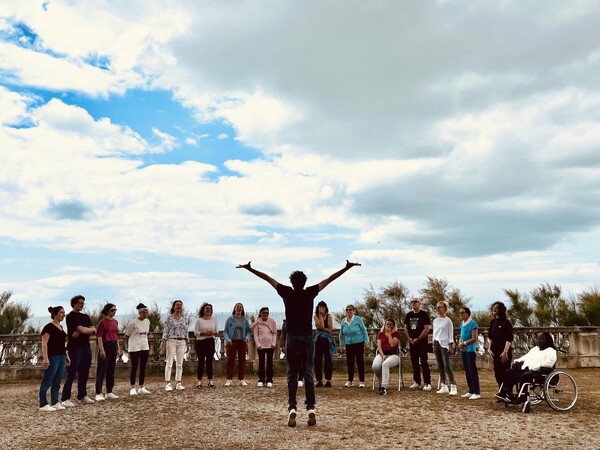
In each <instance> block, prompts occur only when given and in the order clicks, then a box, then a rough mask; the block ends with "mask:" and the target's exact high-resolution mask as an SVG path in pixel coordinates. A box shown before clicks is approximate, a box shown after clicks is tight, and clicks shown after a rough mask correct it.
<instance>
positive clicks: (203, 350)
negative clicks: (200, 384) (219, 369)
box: [196, 338, 215, 381]
mask: <svg viewBox="0 0 600 450" xmlns="http://www.w3.org/2000/svg"><path fill="white" fill-rule="evenodd" d="M196 356H198V367H197V369H196V376H197V378H198V380H200V381H201V380H202V377H203V376H204V364H205V363H206V376H207V377H208V379H209V380H212V377H213V359H214V357H215V339H214V338H207V339H198V340H197V341H196Z"/></svg>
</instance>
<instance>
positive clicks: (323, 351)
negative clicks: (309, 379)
mask: <svg viewBox="0 0 600 450" xmlns="http://www.w3.org/2000/svg"><path fill="white" fill-rule="evenodd" d="M323 359H325V380H327V381H331V376H332V374H333V364H332V361H331V349H330V346H329V339H325V338H319V339H317V340H316V341H315V378H316V379H317V381H323Z"/></svg>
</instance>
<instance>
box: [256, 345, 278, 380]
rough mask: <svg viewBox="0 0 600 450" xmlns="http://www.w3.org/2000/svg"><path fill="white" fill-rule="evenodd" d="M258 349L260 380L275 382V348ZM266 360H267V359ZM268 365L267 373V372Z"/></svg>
mask: <svg viewBox="0 0 600 450" xmlns="http://www.w3.org/2000/svg"><path fill="white" fill-rule="evenodd" d="M257 351H258V381H262V382H263V383H272V382H273V353H275V349H273V348H261V349H259V350H257ZM265 360H266V361H265ZM265 366H266V374H265Z"/></svg>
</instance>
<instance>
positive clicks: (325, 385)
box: [323, 381, 331, 388]
mask: <svg viewBox="0 0 600 450" xmlns="http://www.w3.org/2000/svg"><path fill="white" fill-rule="evenodd" d="M323 387H329V388H330V387H331V381H326V382H325V384H324V385H323Z"/></svg>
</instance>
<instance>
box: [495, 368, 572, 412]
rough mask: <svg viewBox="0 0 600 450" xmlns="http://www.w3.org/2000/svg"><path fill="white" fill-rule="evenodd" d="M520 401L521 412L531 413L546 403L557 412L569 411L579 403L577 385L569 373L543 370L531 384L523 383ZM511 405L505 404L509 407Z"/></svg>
mask: <svg viewBox="0 0 600 450" xmlns="http://www.w3.org/2000/svg"><path fill="white" fill-rule="evenodd" d="M517 398H518V399H524V400H521V401H519V400H517V401H516V402H515V403H514V404H521V411H523V412H524V413H529V412H531V407H532V406H534V405H539V404H540V403H542V402H544V401H545V402H546V403H547V404H548V406H550V407H551V408H552V409H554V410H555V411H561V412H564V411H569V410H570V409H571V408H573V407H574V406H575V403H576V402H577V383H576V382H575V379H574V378H573V377H572V376H571V375H569V374H568V373H567V372H564V371H562V370H556V369H555V368H542V369H541V370H540V371H539V373H538V374H537V375H536V377H535V378H534V380H533V381H532V382H530V383H523V384H522V385H521V387H520V389H519V394H518V397H517ZM509 405H510V403H505V406H506V407H508V406H509Z"/></svg>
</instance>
